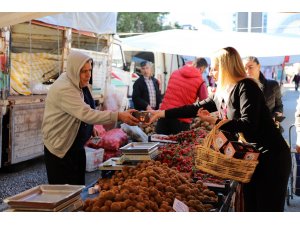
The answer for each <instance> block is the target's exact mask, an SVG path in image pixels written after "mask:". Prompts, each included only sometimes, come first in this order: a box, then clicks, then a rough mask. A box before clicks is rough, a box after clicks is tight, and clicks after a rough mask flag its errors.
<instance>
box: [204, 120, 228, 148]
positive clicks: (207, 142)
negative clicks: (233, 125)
mask: <svg viewBox="0 0 300 225" xmlns="http://www.w3.org/2000/svg"><path fill="white" fill-rule="evenodd" d="M227 122H229V120H228V119H223V120H221V121H220V122H219V123H217V124H216V125H215V126H213V128H212V130H211V131H210V132H209V133H208V134H207V136H206V137H205V139H204V141H203V146H204V147H208V148H210V146H211V144H212V142H213V140H214V138H215V136H216V132H217V130H218V129H219V128H220V127H221V126H223V125H224V124H225V123H227Z"/></svg>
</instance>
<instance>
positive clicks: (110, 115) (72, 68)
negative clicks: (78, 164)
mask: <svg viewBox="0 0 300 225" xmlns="http://www.w3.org/2000/svg"><path fill="white" fill-rule="evenodd" d="M89 59H90V57H89V56H87V55H85V54H83V53H81V52H79V51H71V53H70V54H69V56H68V59H67V71H66V73H63V74H62V75H61V76H60V77H59V78H58V79H57V80H56V81H55V82H54V83H53V85H52V87H51V88H50V90H49V93H48V95H47V98H46V101H45V112H44V118H43V123H42V133H43V140H44V144H45V146H46V147H47V149H48V150H49V151H50V152H51V153H52V154H54V155H56V156H57V157H60V158H63V157H64V155H65V154H66V153H67V151H68V150H69V149H70V147H71V146H72V144H73V142H74V140H75V138H76V135H77V132H78V130H79V126H80V122H81V121H83V122H85V123H87V124H105V123H110V122H116V121H117V119H118V112H110V111H99V110H94V109H92V108H91V107H90V106H89V105H88V104H86V103H85V102H84V98H83V93H82V90H81V88H80V86H79V83H80V69H81V68H82V67H83V66H84V64H85V63H86V62H87V61H88V60H89Z"/></svg>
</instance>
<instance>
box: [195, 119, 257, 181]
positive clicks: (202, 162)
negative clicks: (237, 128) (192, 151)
mask: <svg viewBox="0 0 300 225" xmlns="http://www.w3.org/2000/svg"><path fill="white" fill-rule="evenodd" d="M226 122H228V120H222V121H220V122H219V123H218V124H217V125H216V126H214V127H213V129H212V130H211V131H210V133H209V134H208V135H207V136H206V138H205V139H204V142H203V145H198V146H196V157H195V158H196V160H195V164H196V168H197V169H199V170H202V171H204V172H206V173H209V174H212V175H215V176H218V177H221V178H223V179H230V180H235V181H239V182H242V183H248V182H249V181H250V180H251V177H252V175H253V173H254V171H255V168H256V166H257V164H258V161H257V160H243V159H235V158H228V157H227V156H226V155H224V154H222V153H220V152H219V151H215V150H213V149H212V148H211V147H210V146H211V145H212V142H213V140H214V137H215V135H216V133H217V132H218V129H219V128H220V127H221V126H222V125H223V124H225V123H226Z"/></svg>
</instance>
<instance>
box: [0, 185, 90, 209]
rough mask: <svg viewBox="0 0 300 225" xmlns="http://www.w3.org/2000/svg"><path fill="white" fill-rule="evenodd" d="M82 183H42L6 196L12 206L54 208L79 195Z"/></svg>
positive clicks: (6, 200) (7, 201)
mask: <svg viewBox="0 0 300 225" xmlns="http://www.w3.org/2000/svg"><path fill="white" fill-rule="evenodd" d="M83 188H84V186H81V185H40V186H37V187H34V188H31V189H29V190H27V191H24V192H22V193H20V194H17V195H15V196H12V197H9V198H6V199H5V200H4V202H6V203H7V204H8V205H10V206H11V207H15V208H17V207H21V208H40V209H53V208H55V207H57V206H58V205H60V204H63V203H64V202H66V201H68V200H70V199H72V198H74V197H75V196H76V195H79V194H80V192H81V190H82V189H83Z"/></svg>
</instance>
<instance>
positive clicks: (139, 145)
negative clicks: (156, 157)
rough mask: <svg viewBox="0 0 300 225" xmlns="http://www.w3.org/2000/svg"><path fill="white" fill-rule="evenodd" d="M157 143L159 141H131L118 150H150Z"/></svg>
mask: <svg viewBox="0 0 300 225" xmlns="http://www.w3.org/2000/svg"><path fill="white" fill-rule="evenodd" d="M158 145H159V142H131V143H129V144H127V145H125V146H123V147H122V148H120V150H122V151H123V150H148V151H149V150H151V149H153V148H155V147H156V146H158Z"/></svg>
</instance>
